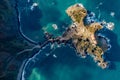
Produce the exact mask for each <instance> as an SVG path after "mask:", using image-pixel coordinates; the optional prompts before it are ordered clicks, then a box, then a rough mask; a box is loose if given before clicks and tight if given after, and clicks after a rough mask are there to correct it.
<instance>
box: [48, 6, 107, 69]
mask: <svg viewBox="0 0 120 80" xmlns="http://www.w3.org/2000/svg"><path fill="white" fill-rule="evenodd" d="M66 13H67V14H68V16H70V17H71V19H72V21H73V23H72V24H71V25H70V27H68V29H67V30H66V31H65V32H64V33H63V35H62V36H60V37H56V38H54V39H53V38H51V39H50V38H49V40H50V42H58V43H66V42H67V41H68V40H71V41H72V44H73V46H74V48H75V50H76V51H77V55H79V56H81V57H83V58H85V57H86V56H87V55H90V56H92V57H93V58H94V61H95V62H97V64H98V66H100V67H101V68H103V69H104V68H107V66H108V62H105V61H104V58H103V54H104V50H103V49H102V48H101V47H100V46H98V45H97V44H98V41H97V40H96V38H95V33H96V32H97V31H99V30H100V29H102V28H103V26H102V25H101V24H100V23H98V22H93V23H91V24H89V25H84V21H83V20H84V18H85V16H86V15H87V10H86V9H85V8H84V7H83V6H82V5H81V4H75V5H72V6H70V7H69V8H68V9H67V10H66ZM47 34H48V33H47ZM47 37H48V36H47Z"/></svg>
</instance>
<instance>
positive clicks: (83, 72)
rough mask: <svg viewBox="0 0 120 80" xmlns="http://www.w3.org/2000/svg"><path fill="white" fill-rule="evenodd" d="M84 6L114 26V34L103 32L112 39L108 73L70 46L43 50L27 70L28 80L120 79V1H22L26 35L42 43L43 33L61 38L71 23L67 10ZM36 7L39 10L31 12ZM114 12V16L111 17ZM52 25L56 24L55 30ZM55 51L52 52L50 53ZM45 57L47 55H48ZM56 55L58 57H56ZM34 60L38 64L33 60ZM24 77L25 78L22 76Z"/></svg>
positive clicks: (22, 20)
mask: <svg viewBox="0 0 120 80" xmlns="http://www.w3.org/2000/svg"><path fill="white" fill-rule="evenodd" d="M77 2H79V3H82V4H83V5H84V6H85V8H86V9H87V10H90V11H93V12H94V13H95V14H96V17H97V18H99V20H105V21H106V22H114V23H115V28H114V30H113V31H109V30H107V31H104V32H102V34H104V35H105V36H107V37H108V38H109V39H110V44H111V45H112V48H111V50H110V51H108V52H106V53H105V57H106V59H107V60H109V61H111V67H110V68H109V69H105V70H103V69H101V68H99V67H98V66H97V64H96V63H94V61H93V59H92V58H91V57H89V56H88V57H87V58H86V59H82V58H80V57H78V56H76V53H75V51H74V49H72V48H70V47H69V46H61V47H56V46H57V45H55V49H54V48H52V50H49V47H51V45H49V47H48V48H45V49H43V50H42V51H41V52H39V54H38V55H37V58H38V59H37V58H36V57H35V56H34V57H35V58H31V60H30V63H29V65H27V66H26V69H25V72H26V74H25V79H26V80H33V79H34V80H98V79H99V80H119V79H120V76H119V75H120V51H119V50H120V41H119V40H120V36H119V34H120V27H119V25H120V14H119V13H120V9H119V7H120V0H116V1H113V0H109V1H108V0H33V1H32V0H30V2H28V1H27V0H24V1H20V2H19V3H20V4H19V6H20V11H21V23H22V30H23V32H24V33H25V34H26V35H27V36H28V37H30V38H31V39H33V40H35V41H37V42H38V41H43V40H44V38H43V33H44V31H48V32H50V33H52V34H54V35H55V36H58V35H61V34H62V32H63V31H64V30H65V28H66V27H68V25H69V24H70V23H71V20H70V18H69V17H68V16H67V15H66V13H65V10H66V8H67V7H69V6H70V5H73V4H75V3H77ZM33 3H37V4H38V7H36V8H34V9H33V10H30V8H31V6H32V5H33ZM111 12H114V13H115V15H114V16H113V17H112V16H111V15H110V13H111ZM51 24H57V25H58V30H54V29H53V28H52V27H51ZM51 51H52V52H51ZM49 53H51V55H49V56H48V57H45V54H49ZM54 54H55V55H56V56H57V57H55V56H53V55H54ZM34 59H35V60H34ZM23 77H24V76H23Z"/></svg>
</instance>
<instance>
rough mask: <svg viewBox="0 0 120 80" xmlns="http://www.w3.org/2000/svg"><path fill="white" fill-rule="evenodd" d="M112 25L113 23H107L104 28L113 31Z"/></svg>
mask: <svg viewBox="0 0 120 80" xmlns="http://www.w3.org/2000/svg"><path fill="white" fill-rule="evenodd" d="M114 25H115V24H114V23H113V22H109V23H107V26H106V28H108V29H109V30H113V29H114Z"/></svg>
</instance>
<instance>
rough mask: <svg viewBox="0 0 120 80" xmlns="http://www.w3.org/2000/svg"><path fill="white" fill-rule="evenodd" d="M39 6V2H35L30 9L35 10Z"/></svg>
mask: <svg viewBox="0 0 120 80" xmlns="http://www.w3.org/2000/svg"><path fill="white" fill-rule="evenodd" d="M37 6H38V3H33V4H32V6H31V7H30V9H31V10H33V9H34V8H35V7H37Z"/></svg>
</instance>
